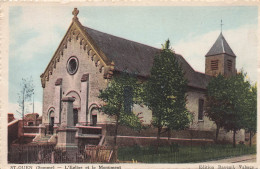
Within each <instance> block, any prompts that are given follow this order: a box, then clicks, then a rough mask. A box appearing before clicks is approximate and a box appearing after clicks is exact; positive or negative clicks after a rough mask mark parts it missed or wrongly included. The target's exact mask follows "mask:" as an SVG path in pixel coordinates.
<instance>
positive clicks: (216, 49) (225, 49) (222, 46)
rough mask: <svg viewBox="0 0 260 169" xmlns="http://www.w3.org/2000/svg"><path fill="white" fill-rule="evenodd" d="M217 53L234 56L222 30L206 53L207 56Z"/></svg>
mask: <svg viewBox="0 0 260 169" xmlns="http://www.w3.org/2000/svg"><path fill="white" fill-rule="evenodd" d="M217 54H227V55H230V56H233V57H236V55H235V54H234V52H233V51H232V49H231V48H230V46H229V45H228V43H227V41H226V39H225V38H224V36H223V34H222V32H221V33H220V35H219V36H218V39H217V40H216V42H215V43H214V45H213V46H212V47H211V48H210V50H209V52H208V53H207V54H206V57H207V56H212V55H217Z"/></svg>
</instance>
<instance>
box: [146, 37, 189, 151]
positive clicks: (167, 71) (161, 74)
mask: <svg viewBox="0 0 260 169" xmlns="http://www.w3.org/2000/svg"><path fill="white" fill-rule="evenodd" d="M186 88H187V80H186V79H185V78H184V73H183V70H182V68H181V66H180V64H179V63H178V61H177V60H176V56H175V54H174V52H173V51H172V50H171V49H170V41H169V40H167V41H166V42H165V45H163V49H162V50H161V52H160V53H159V54H158V55H156V56H155V58H154V63H153V67H152V69H151V76H150V77H149V79H148V80H147V82H146V83H145V84H144V85H143V95H142V97H143V102H144V104H145V105H146V106H147V107H148V108H149V109H150V110H152V115H153V118H152V125H153V126H155V127H156V128H157V129H158V132H157V151H158V147H159V144H160V135H161V133H162V129H163V127H164V126H165V127H167V128H168V130H170V129H172V130H180V129H184V128H185V127H187V125H188V124H189V118H188V111H187V108H186Z"/></svg>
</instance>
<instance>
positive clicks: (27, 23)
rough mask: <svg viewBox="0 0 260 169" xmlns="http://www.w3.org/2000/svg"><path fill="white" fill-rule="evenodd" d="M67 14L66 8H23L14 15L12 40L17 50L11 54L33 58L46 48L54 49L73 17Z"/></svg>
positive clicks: (22, 57) (21, 57)
mask: <svg viewBox="0 0 260 169" xmlns="http://www.w3.org/2000/svg"><path fill="white" fill-rule="evenodd" d="M14 13H15V11H14ZM65 14H66V8H57V7H48V8H47V7H45V8H41V7H39V6H38V7H34V8H32V7H23V8H21V10H20V13H16V15H17V16H15V17H12V19H13V20H12V23H13V24H12V25H11V32H12V34H11V35H10V39H11V40H10V42H11V45H14V46H15V51H14V54H12V55H11V56H12V57H18V58H20V59H31V58H33V57H37V55H38V54H39V53H43V52H45V51H46V49H53V50H54V46H55V47H56V46H57V44H59V42H60V41H61V38H62V37H63V35H64V34H65V32H64V31H65V30H64V28H67V27H68V26H69V25H68V24H69V23H70V20H71V18H72V17H71V16H70V17H69V16H66V15H65ZM32 15H33V16H32Z"/></svg>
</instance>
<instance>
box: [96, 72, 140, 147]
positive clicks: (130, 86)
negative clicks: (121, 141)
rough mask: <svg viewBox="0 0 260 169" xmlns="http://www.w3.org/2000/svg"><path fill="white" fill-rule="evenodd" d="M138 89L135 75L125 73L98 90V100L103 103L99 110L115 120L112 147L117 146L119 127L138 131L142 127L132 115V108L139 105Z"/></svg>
mask: <svg viewBox="0 0 260 169" xmlns="http://www.w3.org/2000/svg"><path fill="white" fill-rule="evenodd" d="M139 93H140V87H139V82H138V81H137V78H136V77H135V75H130V74H128V73H127V72H124V73H121V74H115V75H114V76H113V78H112V80H111V81H110V82H109V84H108V87H107V88H106V89H104V90H100V93H99V96H98V97H99V98H100V99H101V100H102V101H104V102H105V103H104V105H102V106H101V110H102V111H103V112H104V113H105V114H107V115H108V116H111V117H114V118H115V133H114V134H115V135H114V145H115V146H116V145H117V130H118V126H119V125H124V126H128V127H131V128H133V129H135V130H140V129H141V128H142V125H141V123H140V120H139V118H138V117H137V116H136V115H135V114H134V113H133V111H132V108H131V107H132V106H133V105H134V104H136V103H139V102H138V101H139V99H138V98H139V97H138V96H139Z"/></svg>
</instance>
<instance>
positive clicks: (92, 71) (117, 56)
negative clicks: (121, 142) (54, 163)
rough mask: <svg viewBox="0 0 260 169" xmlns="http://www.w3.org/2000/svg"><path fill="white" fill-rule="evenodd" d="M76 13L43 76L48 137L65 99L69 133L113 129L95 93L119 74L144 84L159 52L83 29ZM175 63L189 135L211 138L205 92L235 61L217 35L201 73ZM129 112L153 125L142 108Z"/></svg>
mask: <svg viewBox="0 0 260 169" xmlns="http://www.w3.org/2000/svg"><path fill="white" fill-rule="evenodd" d="M78 13H79V11H78V10H77V9H76V8H75V9H74V11H73V15H74V17H73V19H72V23H71V25H70V27H69V29H68V30H67V32H66V34H65V36H64V38H63V39H62V41H61V43H60V44H59V46H58V48H57V50H56V52H55V53H54V55H53V57H52V59H51V61H50V62H49V64H48V66H47V67H46V69H45V71H44V73H43V74H42V75H41V83H42V87H43V115H42V125H41V126H42V127H45V128H46V130H47V133H50V134H53V135H55V133H56V132H57V131H58V129H59V126H60V124H61V112H62V101H61V100H62V98H64V97H73V98H74V99H75V101H74V102H73V119H70V120H73V124H74V126H72V127H76V128H77V129H78V130H79V131H83V130H86V129H91V128H94V129H101V130H102V132H99V134H102V135H104V133H106V131H105V130H109V129H108V127H105V126H107V125H109V124H113V122H114V119H113V118H111V117H108V116H107V115H105V114H104V113H102V112H99V111H98V108H99V106H100V105H102V104H103V103H102V102H101V100H100V99H99V98H98V95H99V90H100V89H105V88H106V87H107V86H108V83H109V80H110V79H111V78H112V77H113V76H116V75H118V74H120V72H122V71H128V72H131V73H136V74H137V75H138V77H139V78H140V79H147V78H148V77H149V75H150V69H151V67H152V64H153V57H154V56H155V55H156V54H157V53H159V52H160V49H157V48H153V47H150V46H147V45H144V44H140V43H137V42H133V41H130V40H126V39H123V38H120V37H116V36H113V35H109V34H106V33H103V32H100V31H97V30H94V29H92V28H89V27H85V26H83V25H82V24H81V23H80V22H79V20H78V17H77V14H78ZM176 58H177V60H178V61H179V63H180V64H181V65H182V68H183V70H184V72H185V78H187V79H188V92H187V108H188V110H189V111H190V112H192V113H193V114H194V120H193V122H192V124H191V126H190V129H191V130H196V131H201V132H203V131H207V132H210V133H211V134H212V133H213V135H214V132H215V129H216V126H215V124H214V123H213V122H212V121H210V120H209V119H208V118H207V117H206V116H205V115H204V114H203V113H204V112H203V106H204V102H205V92H206V86H207V84H208V82H209V80H210V77H211V76H214V75H216V74H218V73H221V74H224V75H227V76H230V75H232V74H234V73H235V72H236V67H235V65H236V55H235V54H234V53H233V51H232V50H231V48H230V47H229V45H228V43H227V42H226V40H225V38H224V36H223V35H222V33H221V34H220V35H219V37H218V39H217V41H216V42H215V44H214V45H213V46H212V48H211V49H210V50H209V52H208V53H207V54H206V57H205V64H206V70H205V73H200V72H197V71H195V70H194V69H193V68H192V67H191V66H190V65H189V64H188V63H187V62H186V60H185V59H184V58H183V57H182V56H181V55H178V54H176ZM133 111H134V112H135V113H136V114H138V113H139V115H140V118H142V120H143V124H144V125H149V124H150V123H151V120H152V112H151V111H150V110H148V109H147V108H146V107H145V106H142V105H141V106H139V105H135V106H134V107H133ZM68 120H69V119H68ZM123 133H125V130H122V133H121V134H122V135H123ZM222 133H223V134H222V135H220V139H221V138H222V139H227V140H229V139H230V138H231V136H232V134H228V133H224V132H222ZM85 134H86V133H85ZM92 134H93V133H92ZM119 135H120V133H119ZM125 135H126V136H127V135H131V134H128V133H125ZM133 135H134V134H133ZM148 135H149V134H148ZM88 136H89V137H90V135H88ZM88 136H87V135H84V132H79V133H78V134H77V137H78V138H84V139H87V138H88ZM92 136H93V135H92ZM201 137H203V136H201ZM225 137H226V138H225ZM92 138H95V137H94V136H93V137H92ZM202 139H203V138H202ZM237 139H238V141H241V140H243V139H244V138H243V132H240V134H237Z"/></svg>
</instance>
